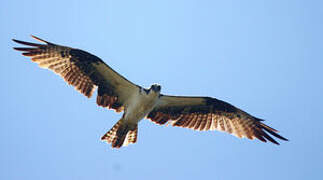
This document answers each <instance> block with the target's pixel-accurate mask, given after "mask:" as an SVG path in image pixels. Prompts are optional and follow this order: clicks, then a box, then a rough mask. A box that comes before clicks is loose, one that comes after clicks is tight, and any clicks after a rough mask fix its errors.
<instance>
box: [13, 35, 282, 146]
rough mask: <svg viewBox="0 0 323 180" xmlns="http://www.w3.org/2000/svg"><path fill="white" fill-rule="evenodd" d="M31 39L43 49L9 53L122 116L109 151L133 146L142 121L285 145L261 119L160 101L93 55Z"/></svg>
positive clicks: (218, 107) (228, 109)
mask: <svg viewBox="0 0 323 180" xmlns="http://www.w3.org/2000/svg"><path fill="white" fill-rule="evenodd" d="M32 37H33V38H34V39H36V40H38V41H40V42H42V44H36V43H30V42H25V41H19V40H15V39H13V41H14V42H16V43H19V44H22V45H26V46H28V47H15V48H14V49H15V50H18V51H22V55H24V56H28V57H31V60H32V61H33V62H35V63H37V64H38V65H39V66H40V67H42V68H47V69H50V70H52V71H54V72H55V73H56V74H58V75H60V76H61V77H62V78H64V80H65V81H66V82H67V83H68V84H70V85H72V86H74V87H75V89H76V90H78V91H79V92H80V93H82V94H84V95H85V96H86V97H88V98H90V97H91V96H92V94H93V92H94V90H95V89H96V88H98V92H97V99H96V102H97V104H98V105H99V106H102V107H105V108H108V109H114V110H115V111H116V112H122V111H124V113H123V115H122V117H121V119H120V120H119V121H118V122H117V123H116V124H115V125H114V126H113V127H112V128H111V129H110V130H109V131H108V132H107V133H106V134H104V135H103V136H102V137H101V140H102V141H106V142H107V143H111V145H112V147H113V148H120V147H122V146H126V145H128V144H129V143H136V142H137V132H138V123H139V121H140V120H142V119H143V118H147V119H150V120H151V121H153V122H154V123H156V124H159V125H164V124H166V123H167V124H171V125H173V126H178V127H184V128H190V129H193V130H199V131H207V130H219V131H224V132H227V133H230V134H233V135H235V136H237V137H239V138H243V137H246V138H248V139H255V138H257V139H259V140H260V141H263V142H267V141H270V142H272V143H274V144H277V145H279V143H278V142H277V141H276V140H275V139H274V138H273V137H271V136H270V135H272V136H274V137H276V138H278V139H281V140H285V141H288V140H287V139H286V138H284V137H282V136H280V135H279V134H278V131H277V130H275V129H274V128H271V127H269V126H267V125H266V124H264V123H263V120H262V119H259V118H256V117H254V116H252V115H250V114H248V113H246V112H244V111H243V110H241V109H239V108H236V107H234V106H233V105H231V104H229V103H227V102H224V101H221V100H219V99H216V98H212V97H189V96H170V95H164V94H161V93H160V92H161V86H160V85H158V84H153V85H151V87H150V88H149V89H147V88H143V87H141V86H139V85H136V84H134V83H132V82H130V81H129V80H127V79H126V78H124V77H123V76H121V75H120V74H119V73H117V72H116V71H114V70H113V69H112V68H111V67H110V66H108V65H107V64H105V63H104V62H103V61H102V60H101V59H100V58H98V57H97V56H95V55H92V54H90V53H88V52H85V51H83V50H80V49H75V48H70V47H66V46H61V45H57V44H53V43H51V42H47V41H45V40H42V39H40V38H38V37H36V36H32Z"/></svg>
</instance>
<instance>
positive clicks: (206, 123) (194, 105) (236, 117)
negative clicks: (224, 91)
mask: <svg viewBox="0 0 323 180" xmlns="http://www.w3.org/2000/svg"><path fill="white" fill-rule="evenodd" d="M147 118H148V119H150V120H152V121H153V122H155V123H157V124H160V125H162V124H165V123H166V122H167V121H171V123H170V124H172V125H173V126H178V127H185V128H190V129H194V130H200V131H206V130H219V131H225V132H227V133H230V134H233V135H235V136H237V137H239V138H242V137H246V138H248V139H255V138H257V139H259V140H260V141H263V142H267V141H270V142H272V143H274V144H279V143H278V142H277V141H276V140H274V139H273V138H272V137H271V136H269V135H268V134H267V133H266V132H268V133H269V134H271V135H273V136H274V137H276V138H278V139H281V140H286V141H287V139H286V138H284V137H282V136H280V135H279V134H277V130H275V129H273V128H271V127H269V126H267V125H265V124H264V123H262V122H261V121H263V120H262V119H259V118H256V117H253V116H251V115H250V114H248V113H246V112H244V111H242V110H240V109H238V108H236V107H234V106H232V105H231V104H229V103H226V102H224V101H221V100H218V99H215V98H210V97H184V96H166V95H161V97H160V99H159V103H158V105H157V106H156V107H155V108H154V109H153V110H152V111H151V112H150V113H149V114H148V116H147Z"/></svg>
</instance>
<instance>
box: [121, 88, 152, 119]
mask: <svg viewBox="0 0 323 180" xmlns="http://www.w3.org/2000/svg"><path fill="white" fill-rule="evenodd" d="M157 99H158V96H157V97H156V96H147V95H146V96H145V95H141V94H138V95H137V96H136V97H133V98H131V101H130V103H128V106H127V109H126V113H125V117H124V118H125V121H127V122H131V123H138V122H139V121H140V120H142V119H143V118H144V117H145V116H147V115H148V113H150V111H151V110H152V109H153V108H154V107H155V105H156V103H157Z"/></svg>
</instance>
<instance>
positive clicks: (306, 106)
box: [0, 0, 323, 180]
mask: <svg viewBox="0 0 323 180" xmlns="http://www.w3.org/2000/svg"><path fill="white" fill-rule="evenodd" d="M322 7H323V3H322V1H319V0H317V1H312V0H308V1H305V0H303V1H300V0H293V1H291V0H289V1H288V0H286V1H280V0H273V1H266V0H253V1H233V0H226V1H204V0H199V1H197V0H196V1H192V0H179V1H173V0H163V1H149V0H137V1H132V0H123V1H111V0H108V1H107V0H101V1H87V2H86V1H77V0H74V1H63V0H55V1H43V0H39V1H18V0H4V1H2V2H1V6H0V24H1V26H0V27H1V28H0V32H1V35H0V49H1V54H0V59H1V61H0V68H1V69H0V81H1V87H2V88H1V93H0V98H1V108H0V118H1V121H0V137H1V142H0V147H1V148H0V179H3V180H21V179H27V180H29V179H30V180H34V179H47V180H71V179H73V180H74V179H77V180H87V179H95V180H109V179H121V180H123V179H133V180H135V179H155V180H164V179H176V180H178V179H186V180H188V179H202V178H203V179H219V180H230V179H232V180H233V179H234V180H236V179H248V180H250V179H261V180H263V179H268V180H272V179H293V180H296V179H311V180H315V179H322V178H323V173H322V160H323V154H322V151H323V141H322V137H323V135H322V130H321V129H322V125H323V124H322V122H323V118H322V117H323V116H322V112H323V96H322V92H323V83H322V77H323V73H322V69H323V53H322V49H323V43H322V42H323V38H322V32H323V27H322V25H323V23H322V19H323V10H322ZM30 34H33V35H37V36H39V37H40V38H43V39H45V40H48V41H51V42H54V43H57V44H62V45H67V46H71V47H76V48H80V49H83V50H86V51H88V52H91V53H93V54H95V55H97V56H99V57H101V58H102V59H103V60H104V61H105V62H106V63H107V64H109V65H110V66H111V67H112V68H114V69H115V70H116V71H118V72H119V73H121V74H122V75H124V76H125V77H126V78H128V79H129V80H131V81H133V82H134V83H137V84H139V85H142V86H144V87H149V86H150V85H151V84H152V83H159V84H161V85H162V92H163V93H165V94H173V95H202V96H212V97H216V98H218V99H221V100H225V101H227V102H230V103H231V104H233V105H235V106H237V107H239V108H241V109H243V110H245V111H247V112H248V113H250V114H252V115H254V116H257V117H259V118H263V119H265V120H266V123H267V124H268V125H270V126H272V127H274V128H276V129H278V130H280V133H281V134H282V135H283V136H285V137H286V138H288V139H290V141H289V142H282V141H279V142H280V143H281V145H280V146H276V145H273V144H270V143H267V144H266V143H262V142H260V141H251V140H247V139H238V138H236V137H234V136H231V135H229V134H225V133H221V132H214V131H210V132H195V131H192V130H189V129H182V128H176V127H163V126H157V125H155V124H154V123H151V122H149V120H143V121H141V123H140V124H139V134H138V135H139V137H138V143H137V144H135V145H130V146H128V147H125V148H122V149H119V150H117V149H111V147H110V145H108V144H106V143H103V142H101V141H100V137H101V136H102V135H103V134H104V133H105V132H106V131H108V130H109V129H110V128H111V127H112V126H113V125H114V124H115V123H116V121H117V120H118V119H119V118H120V117H121V115H122V114H117V113H115V112H114V111H111V110H107V109H103V108H101V107H98V106H97V105H96V103H95V98H91V99H87V98H86V97H85V96H83V95H81V94H80V93H78V92H77V91H75V90H74V88H73V87H71V86H68V85H67V84H66V83H65V82H64V81H63V80H62V79H61V78H60V77H59V76H57V75H55V74H54V73H52V72H50V71H48V70H45V69H40V68H38V67H37V65H36V64H34V63H31V62H30V60H29V59H28V58H26V57H23V56H21V55H20V54H19V53H18V52H15V51H13V50H12V47H14V46H16V44H15V43H13V42H12V41H11V39H12V38H16V39H20V40H28V41H32V39H31V38H30V36H29V35H30ZM94 97H95V96H94Z"/></svg>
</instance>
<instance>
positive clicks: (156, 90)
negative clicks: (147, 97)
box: [150, 84, 161, 93]
mask: <svg viewBox="0 0 323 180" xmlns="http://www.w3.org/2000/svg"><path fill="white" fill-rule="evenodd" d="M150 90H152V91H154V92H156V93H159V92H160V90H161V86H160V85H159V84H153V85H151V86H150Z"/></svg>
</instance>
